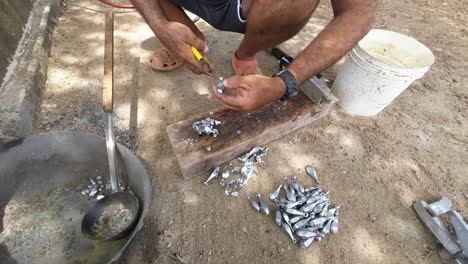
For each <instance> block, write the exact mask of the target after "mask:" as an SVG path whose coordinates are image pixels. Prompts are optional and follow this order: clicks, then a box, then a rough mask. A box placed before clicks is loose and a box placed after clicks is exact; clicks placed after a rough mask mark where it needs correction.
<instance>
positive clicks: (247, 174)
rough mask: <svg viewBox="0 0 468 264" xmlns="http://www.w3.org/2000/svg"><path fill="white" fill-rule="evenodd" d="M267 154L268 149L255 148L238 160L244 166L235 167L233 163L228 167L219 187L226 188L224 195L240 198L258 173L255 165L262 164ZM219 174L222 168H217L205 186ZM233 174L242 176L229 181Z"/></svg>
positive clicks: (222, 175) (224, 171)
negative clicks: (240, 194)
mask: <svg viewBox="0 0 468 264" xmlns="http://www.w3.org/2000/svg"><path fill="white" fill-rule="evenodd" d="M267 152H268V149H267V148H262V147H254V148H253V149H251V150H250V151H249V152H247V153H246V154H244V155H242V156H241V157H239V158H238V159H237V160H238V161H239V162H241V163H243V164H242V166H239V167H233V166H232V163H230V164H229V165H227V166H226V167H225V168H224V170H223V172H222V173H221V179H220V181H219V185H221V187H223V188H224V193H225V194H226V195H228V196H234V197H238V196H239V191H240V190H241V189H242V188H244V187H245V186H247V183H248V182H249V180H250V179H251V178H252V176H253V175H254V174H255V173H256V170H255V167H254V165H256V164H258V163H262V162H263V160H262V157H263V156H265V155H266V154H267ZM219 172H220V167H219V166H217V167H216V168H215V169H214V170H213V172H212V173H211V174H210V176H209V177H208V179H207V180H206V181H205V182H204V184H205V185H207V184H208V182H209V181H211V180H212V179H214V178H216V177H217V176H218V174H219ZM233 174H240V177H239V178H236V179H233V180H228V178H229V177H230V176H231V175H233ZM214 175H216V176H214Z"/></svg>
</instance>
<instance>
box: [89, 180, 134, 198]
mask: <svg viewBox="0 0 468 264" xmlns="http://www.w3.org/2000/svg"><path fill="white" fill-rule="evenodd" d="M108 187H109V188H110V181H108V182H107V183H105V182H104V180H103V179H102V177H101V176H97V177H96V178H95V179H93V178H89V179H88V185H87V186H86V188H84V189H83V190H82V191H81V194H82V195H85V196H88V197H94V198H96V200H101V199H102V198H104V197H105V196H106V191H107V188H108ZM119 188H120V190H122V191H123V190H125V189H126V188H127V185H126V184H125V182H120V183H119Z"/></svg>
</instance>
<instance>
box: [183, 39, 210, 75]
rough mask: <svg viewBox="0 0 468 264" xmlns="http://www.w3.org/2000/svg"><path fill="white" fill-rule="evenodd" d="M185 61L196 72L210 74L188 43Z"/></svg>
mask: <svg viewBox="0 0 468 264" xmlns="http://www.w3.org/2000/svg"><path fill="white" fill-rule="evenodd" d="M183 56H184V58H183V59H184V61H185V63H186V65H187V67H188V68H189V69H190V70H191V71H192V72H193V73H195V74H202V73H204V74H208V73H207V72H205V69H204V68H203V65H202V64H201V62H200V61H198V60H197V59H196V58H195V56H194V55H193V53H192V50H191V48H190V46H189V45H187V49H185V50H184V55H183Z"/></svg>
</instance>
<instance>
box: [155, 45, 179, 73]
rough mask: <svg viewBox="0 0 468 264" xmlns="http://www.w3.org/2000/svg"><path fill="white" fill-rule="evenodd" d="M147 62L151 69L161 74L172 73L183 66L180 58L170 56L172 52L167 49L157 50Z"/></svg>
mask: <svg viewBox="0 0 468 264" xmlns="http://www.w3.org/2000/svg"><path fill="white" fill-rule="evenodd" d="M149 61H150V66H151V68H153V69H154V70H156V71H163V72H168V71H173V70H175V69H177V68H179V67H180V66H182V64H184V62H183V61H182V60H181V59H180V58H178V57H176V56H174V55H172V52H170V51H169V50H168V49H167V48H161V49H159V50H157V51H156V52H155V53H153V55H151V58H150V59H149Z"/></svg>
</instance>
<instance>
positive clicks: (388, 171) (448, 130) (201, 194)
mask: <svg viewBox="0 0 468 264" xmlns="http://www.w3.org/2000/svg"><path fill="white" fill-rule="evenodd" d="M105 10H107V8H106V7H104V6H103V5H101V4H99V3H98V2H97V1H91V0H86V1H85V0H83V1H77V0H75V1H70V3H69V8H68V10H67V11H66V12H65V14H64V15H63V16H62V17H61V19H60V23H59V26H58V29H57V30H56V32H55V35H54V40H53V48H52V53H51V58H50V64H49V70H48V81H47V88H46V90H45V92H44V96H43V104H42V108H41V117H40V120H39V121H38V122H37V126H36V127H37V130H36V132H38V133H39V132H44V131H55V130H63V129H66V130H74V131H85V132H90V133H96V134H100V135H103V122H102V118H101V111H100V105H99V103H100V92H101V91H100V89H101V83H102V71H103V70H102V67H103V66H102V56H103V37H104V34H103V29H104V26H103V21H104V11H105ZM467 10H468V4H467V2H466V1H465V0H458V1H455V0H450V1H434V0H405V1H390V0H385V1H381V5H380V12H379V15H378V18H377V22H376V25H375V27H376V28H383V29H390V30H394V31H398V32H401V33H404V34H407V35H410V36H413V37H415V38H416V39H418V40H420V41H421V42H423V43H425V44H426V45H427V46H428V47H429V48H430V49H431V50H432V51H433V52H434V54H435V57H436V62H435V64H434V65H433V67H432V68H431V70H430V71H429V72H428V73H427V74H426V75H425V76H424V77H423V78H422V79H420V80H419V81H416V82H415V83H414V84H413V85H412V86H411V87H410V88H409V89H407V90H406V91H405V92H404V93H403V94H402V95H401V96H399V97H398V98H397V99H396V100H395V101H394V102H393V103H392V104H391V105H390V106H389V107H388V108H387V109H386V110H385V111H384V112H382V113H380V114H379V115H377V116H376V117H372V118H361V117H353V116H350V115H348V114H346V113H344V112H342V111H341V110H340V109H336V110H334V111H333V112H332V113H331V114H330V115H329V116H328V117H326V118H324V119H322V120H320V121H319V122H317V123H316V124H314V125H311V126H308V127H305V128H303V129H301V130H299V131H297V132H294V133H291V134H290V135H288V136H286V137H284V138H282V139H280V140H277V141H275V142H272V143H270V144H268V147H269V148H270V152H269V155H268V156H267V157H266V159H265V160H266V163H265V164H264V165H263V166H261V167H259V175H258V176H256V177H254V178H253V180H252V181H251V182H250V183H249V185H248V186H247V188H246V189H244V191H243V192H242V193H241V195H245V194H247V193H249V194H252V193H254V192H256V191H260V192H262V193H263V194H264V195H266V194H267V193H268V192H269V191H271V190H272V189H273V188H274V187H275V186H277V185H278V184H279V183H280V182H282V177H283V176H284V175H288V176H291V175H294V174H296V175H297V176H298V177H299V178H300V179H301V180H302V181H303V182H305V183H307V184H311V183H312V181H311V180H310V179H309V178H307V176H306V175H305V173H304V171H303V168H304V166H305V165H306V164H313V165H314V166H315V167H316V168H317V171H318V174H319V177H320V179H321V181H322V187H323V188H324V189H327V190H329V191H330V193H331V199H332V202H333V203H336V204H339V205H341V206H342V209H341V212H340V224H341V229H340V232H339V234H337V235H332V236H329V237H327V238H326V239H325V240H322V241H321V242H320V243H316V244H315V245H313V247H312V248H310V249H308V250H300V249H299V248H298V247H297V246H296V245H293V244H292V243H291V242H290V241H289V239H288V237H287V236H286V235H285V234H284V233H283V231H282V230H280V229H279V228H278V227H277V226H276V225H275V224H274V221H273V219H272V218H270V217H264V216H262V215H260V214H258V213H256V212H255V211H254V210H252V209H251V208H250V207H249V204H248V203H247V201H246V200H245V199H243V198H231V197H227V196H225V195H224V194H223V191H222V189H221V188H220V187H219V186H218V185H217V184H212V185H209V186H208V187H205V186H203V184H202V181H203V179H204V178H205V177H206V175H205V176H203V177H201V178H198V179H195V180H192V181H184V180H183V179H182V176H181V174H180V172H179V170H178V165H177V163H176V160H175V156H174V155H173V153H172V150H171V146H170V144H169V140H168V137H167V135H166V132H165V127H166V126H167V125H169V124H172V123H175V122H177V121H180V120H183V119H186V118H188V117H190V116H192V115H194V114H197V113H202V112H206V111H209V110H211V109H213V108H215V107H217V106H218V104H217V103H216V101H215V100H213V98H212V97H211V96H210V95H209V92H208V90H207V87H208V82H209V80H208V78H207V77H204V76H195V75H192V74H191V73H190V72H189V71H188V70H187V69H185V68H181V69H179V70H177V71H175V72H170V73H157V72H154V71H152V70H151V69H149V68H148V67H147V65H146V62H147V59H148V56H149V55H150V54H151V52H152V51H153V50H155V49H156V48H158V47H160V44H159V42H158V41H157V40H156V39H155V38H154V35H153V34H152V32H151V31H150V30H149V28H148V27H147V25H146V24H145V23H144V21H143V20H142V19H141V17H140V16H139V14H138V13H136V12H134V11H121V10H116V12H117V13H116V14H115V74H116V77H115V89H116V94H115V99H116V102H115V115H116V117H117V122H116V127H117V129H118V132H117V134H118V136H119V141H120V142H123V143H124V144H126V145H128V146H130V148H132V149H134V150H135V151H136V153H137V154H138V155H139V156H140V157H141V158H142V159H144V160H145V161H146V163H147V164H148V165H149V167H150V168H149V169H151V171H152V172H151V174H152V185H153V188H154V201H153V204H152V206H151V209H150V212H149V215H148V217H147V219H146V224H145V226H144V228H143V230H141V231H140V232H139V233H138V234H137V236H136V238H135V240H134V241H133V243H132V244H131V245H130V246H129V247H128V249H127V250H126V251H125V252H124V255H123V256H122V258H121V259H120V260H119V263H179V261H178V260H175V259H174V258H172V257H170V256H168V255H173V254H178V255H180V256H181V257H182V258H183V259H184V260H185V261H186V262H187V263H301V264H302V263H303V264H305V263H440V262H441V261H442V260H441V259H440V258H439V256H438V254H437V251H436V250H435V248H436V246H435V244H434V242H433V240H432V238H431V237H430V236H429V235H428V232H427V231H426V230H425V229H424V228H423V227H422V225H421V223H420V222H419V221H418V218H417V217H416V215H415V213H414V212H413V210H412V208H411V204H412V202H414V201H416V200H421V199H427V200H431V199H436V198H438V197H440V196H442V195H446V196H448V197H450V198H451V199H452V201H453V202H454V207H455V208H456V209H458V210H459V211H460V212H461V213H462V214H463V215H465V216H468V209H467V208H468V191H467V190H468V188H467V187H468V179H467V169H468V165H467V160H468V151H467V146H468V135H467V132H468V119H467V118H468V112H467V105H468V90H467V89H466V88H467V87H466V83H467V82H468V67H467V61H468V46H467V43H468V29H467V25H468V21H467V18H468V14H467ZM331 17H332V13H331V8H330V4H329V2H328V1H323V2H322V3H321V4H320V6H319V9H318V10H317V12H316V13H315V14H314V15H313V19H311V21H310V22H309V23H308V24H307V26H306V27H305V29H304V30H303V31H302V32H301V33H300V34H299V36H297V37H295V38H294V39H292V40H290V41H289V42H288V43H286V44H285V45H284V47H285V48H286V49H287V51H289V52H291V53H293V54H296V53H297V52H298V51H300V50H301V49H302V48H303V47H304V46H305V45H307V43H308V42H309V41H310V40H311V39H312V38H313V36H314V34H316V32H318V30H319V29H320V28H321V27H323V26H324V25H325V24H326V23H327V21H329V20H330V19H331ZM197 25H198V26H199V27H200V28H201V29H202V31H203V32H204V33H205V34H206V35H207V37H208V40H209V45H210V48H211V54H210V55H209V57H210V59H211V60H212V61H213V62H214V63H215V64H216V65H217V68H218V69H219V71H221V72H222V73H223V74H225V75H226V76H227V75H231V74H232V69H231V66H230V56H231V54H232V52H233V51H234V50H235V48H236V44H238V42H239V40H240V38H241V35H238V34H231V33H222V32H219V31H217V30H215V29H213V28H212V27H210V26H208V25H207V24H205V23H204V22H198V23H197ZM258 58H259V61H260V64H261V67H262V69H263V71H264V73H265V74H271V73H273V72H274V71H275V70H276V67H277V65H276V63H275V61H274V59H272V58H271V57H270V56H269V55H267V54H266V53H261V54H259V55H258ZM338 68H339V65H337V66H334V67H332V68H331V69H329V70H328V71H326V72H325V75H326V76H327V77H329V78H331V79H333V78H334V76H335V75H336V71H337V69H338Z"/></svg>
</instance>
